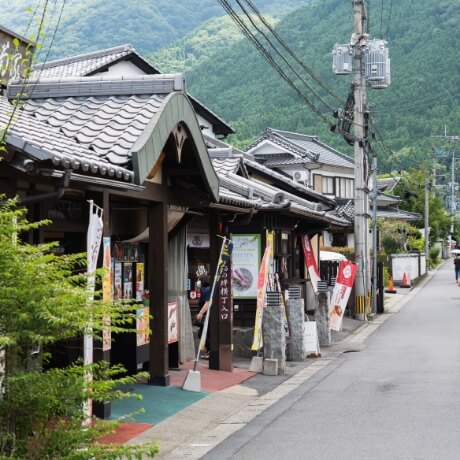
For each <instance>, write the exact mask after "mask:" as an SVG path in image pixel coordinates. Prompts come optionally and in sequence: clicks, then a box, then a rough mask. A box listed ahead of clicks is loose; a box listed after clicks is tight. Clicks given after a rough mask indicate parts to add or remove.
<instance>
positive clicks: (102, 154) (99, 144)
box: [24, 94, 164, 165]
mask: <svg viewBox="0 0 460 460" xmlns="http://www.w3.org/2000/svg"><path fill="white" fill-rule="evenodd" d="M163 101H164V95H161V94H156V95H152V96H150V97H145V96H142V97H138V96H136V95H133V96H130V97H119V96H109V97H104V98H96V97H86V98H84V97H79V98H75V97H71V98H67V99H63V98H53V99H51V98H49V99H31V100H28V101H26V102H25V105H24V110H25V112H26V113H28V114H29V115H32V116H34V117H36V119H37V120H41V121H43V122H46V123H47V124H49V125H50V126H52V127H54V128H58V129H60V131H61V132H62V133H63V134H65V135H66V136H68V137H70V138H73V139H75V141H77V142H78V143H80V144H81V145H82V146H84V147H85V148H87V149H89V150H91V151H93V152H94V153H93V155H94V156H95V157H97V158H105V159H109V158H110V161H111V162H114V163H115V164H117V165H127V164H128V163H129V161H130V159H131V158H130V150H131V148H132V146H133V145H134V143H135V142H136V141H137V140H138V138H139V136H140V135H141V134H142V132H143V131H144V129H145V128H146V127H147V125H148V123H149V122H150V121H151V119H152V117H153V116H154V115H155V113H157V111H158V109H159V108H160V107H161V105H162V103H163Z"/></svg>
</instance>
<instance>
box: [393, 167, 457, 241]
mask: <svg viewBox="0 0 460 460" xmlns="http://www.w3.org/2000/svg"><path fill="white" fill-rule="evenodd" d="M427 174H428V171H427V170H424V169H423V168H422V169H420V168H412V169H409V170H407V171H403V172H402V174H401V181H400V182H399V184H398V185H397V187H396V188H395V191H394V193H395V195H399V196H400V197H401V198H402V200H403V201H402V202H401V204H400V207H401V209H405V210H406V211H410V212H416V213H418V214H420V217H421V218H420V220H419V221H418V222H417V223H416V226H417V227H418V228H422V227H423V226H424V218H423V216H424V213H425V182H426V176H427ZM428 221H429V226H430V243H434V242H435V241H436V240H438V239H442V238H446V237H447V235H448V234H449V228H450V224H451V216H449V214H448V212H447V211H446V208H445V206H444V202H443V200H442V199H441V198H440V197H439V196H438V195H437V194H436V192H435V190H430V193H429V219H428Z"/></svg>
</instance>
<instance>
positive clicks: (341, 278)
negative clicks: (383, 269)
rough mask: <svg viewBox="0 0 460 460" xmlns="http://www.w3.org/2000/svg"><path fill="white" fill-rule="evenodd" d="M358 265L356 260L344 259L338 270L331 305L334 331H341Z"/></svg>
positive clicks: (331, 326)
mask: <svg viewBox="0 0 460 460" xmlns="http://www.w3.org/2000/svg"><path fill="white" fill-rule="evenodd" d="M356 268H357V265H356V264H355V263H354V262H348V261H346V260H342V261H341V262H340V265H339V269H338V271H337V280H336V282H335V286H334V290H333V291H332V296H331V303H330V305H329V318H330V323H329V327H330V329H332V330H333V331H340V329H341V328H342V319H343V315H344V313H345V308H346V307H347V302H348V299H349V297H350V293H351V288H352V287H353V283H354V282H355V276H356Z"/></svg>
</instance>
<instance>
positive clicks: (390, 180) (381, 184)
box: [377, 177, 401, 192]
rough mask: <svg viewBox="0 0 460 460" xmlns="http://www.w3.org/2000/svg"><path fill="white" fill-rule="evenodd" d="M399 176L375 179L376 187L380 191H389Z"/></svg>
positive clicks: (396, 182) (396, 183)
mask: <svg viewBox="0 0 460 460" xmlns="http://www.w3.org/2000/svg"><path fill="white" fill-rule="evenodd" d="M400 179H401V178H400V177H386V178H384V179H377V188H378V189H379V190H381V191H386V192H391V191H392V190H393V189H394V188H395V187H396V185H398V183H399V181H400Z"/></svg>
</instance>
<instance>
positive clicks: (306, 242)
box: [301, 235, 321, 294]
mask: <svg viewBox="0 0 460 460" xmlns="http://www.w3.org/2000/svg"><path fill="white" fill-rule="evenodd" d="M301 239H302V248H303V255H304V259H305V264H306V265H307V269H308V274H309V275H310V281H311V284H312V286H313V291H314V292H315V294H316V293H317V292H318V281H321V277H320V276H319V271H318V265H317V263H316V259H315V254H314V252H313V248H312V246H311V242H310V238H309V237H308V235H303V236H302V237H301Z"/></svg>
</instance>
